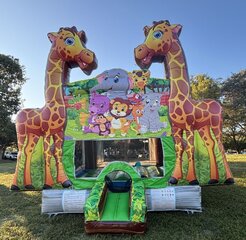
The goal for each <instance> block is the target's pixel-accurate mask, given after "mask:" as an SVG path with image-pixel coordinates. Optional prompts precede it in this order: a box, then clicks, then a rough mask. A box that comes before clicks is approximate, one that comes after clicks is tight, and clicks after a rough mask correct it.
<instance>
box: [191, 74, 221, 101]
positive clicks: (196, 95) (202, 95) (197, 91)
mask: <svg viewBox="0 0 246 240" xmlns="http://www.w3.org/2000/svg"><path fill="white" fill-rule="evenodd" d="M191 92H192V98H193V99H196V100H199V99H209V98H211V99H214V100H217V101H218V100H219V99H220V96H221V90H220V86H219V83H218V82H217V81H216V80H214V79H213V78H211V77H209V76H208V75H206V74H200V75H197V76H194V77H192V78H191Z"/></svg>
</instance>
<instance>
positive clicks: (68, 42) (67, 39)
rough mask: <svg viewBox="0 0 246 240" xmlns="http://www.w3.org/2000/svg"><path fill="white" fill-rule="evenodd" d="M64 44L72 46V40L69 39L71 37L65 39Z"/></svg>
mask: <svg viewBox="0 0 246 240" xmlns="http://www.w3.org/2000/svg"><path fill="white" fill-rule="evenodd" d="M65 44H66V45H70V46H71V45H74V38H71V37H69V38H66V39H65Z"/></svg>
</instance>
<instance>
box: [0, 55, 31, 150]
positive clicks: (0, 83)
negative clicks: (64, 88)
mask: <svg viewBox="0 0 246 240" xmlns="http://www.w3.org/2000/svg"><path fill="white" fill-rule="evenodd" d="M24 72H25V71H24V67H23V66H21V65H20V63H19V60H18V59H16V58H14V57H12V56H6V55H3V54H0V106H1V109H0V150H2V149H4V148H5V147H6V146H7V145H8V144H10V143H16V141H17V140H16V132H15V124H14V123H13V122H12V121H11V116H12V115H13V114H16V113H17V111H18V110H19V109H20V105H21V87H22V85H23V84H24V83H25V81H26V78H25V73H24Z"/></svg>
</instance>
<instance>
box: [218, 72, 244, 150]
mask: <svg viewBox="0 0 246 240" xmlns="http://www.w3.org/2000/svg"><path fill="white" fill-rule="evenodd" d="M222 94H223V95H222V96H223V97H222V99H223V110H224V129H223V130H224V131H223V132H224V133H223V136H224V141H225V147H226V148H230V149H235V150H237V151H238V152H240V151H241V150H242V149H246V70H242V71H240V72H239V73H234V74H232V76H231V77H230V78H228V79H226V80H225V81H224V82H223V87H222Z"/></svg>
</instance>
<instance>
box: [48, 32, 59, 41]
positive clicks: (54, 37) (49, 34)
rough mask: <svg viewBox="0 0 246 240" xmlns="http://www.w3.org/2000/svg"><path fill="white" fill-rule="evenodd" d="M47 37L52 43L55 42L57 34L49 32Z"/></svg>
mask: <svg viewBox="0 0 246 240" xmlns="http://www.w3.org/2000/svg"><path fill="white" fill-rule="evenodd" d="M47 35H48V38H49V40H50V42H52V43H53V42H54V41H55V40H56V38H57V33H56V32H51V33H48V34H47Z"/></svg>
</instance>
